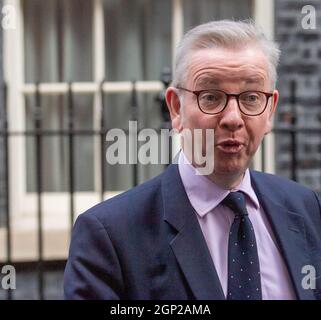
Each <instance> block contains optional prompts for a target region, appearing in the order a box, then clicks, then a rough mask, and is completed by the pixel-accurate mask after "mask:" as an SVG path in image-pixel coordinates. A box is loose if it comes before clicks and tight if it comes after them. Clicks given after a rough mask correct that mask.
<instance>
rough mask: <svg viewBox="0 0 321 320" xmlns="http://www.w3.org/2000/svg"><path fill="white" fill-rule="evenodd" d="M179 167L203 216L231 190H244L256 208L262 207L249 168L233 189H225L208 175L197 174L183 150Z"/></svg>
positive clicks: (186, 185) (190, 197)
mask: <svg viewBox="0 0 321 320" xmlns="http://www.w3.org/2000/svg"><path fill="white" fill-rule="evenodd" d="M178 169H179V173H180V176H181V179H182V182H183V185H184V188H185V191H186V193H187V196H188V199H189V201H190V202H191V204H192V206H193V207H194V209H195V210H196V212H197V214H198V215H199V216H200V217H201V218H203V217H204V216H205V215H206V214H207V213H209V212H210V211H212V210H213V209H214V208H216V207H217V206H218V205H219V204H220V203H221V202H222V200H223V199H224V198H225V197H226V196H227V195H228V194H229V192H230V191H242V192H244V193H245V194H246V195H247V196H248V198H249V199H250V200H251V202H252V204H253V205H254V206H255V208H256V209H258V208H259V207H260V204H259V201H258V198H257V196H256V194H255V192H254V190H253V188H252V185H251V176H250V172H249V169H247V170H246V171H245V174H244V177H243V179H242V181H241V182H240V184H239V185H238V186H237V187H236V188H234V189H233V190H227V189H223V188H221V187H219V186H218V185H216V184H215V183H214V182H213V181H211V180H210V179H208V178H207V177H206V176H204V175H197V174H196V172H197V169H196V168H195V167H193V166H192V165H191V163H190V162H189V161H188V160H187V158H186V156H185V155H184V153H183V151H181V152H180V155H179V159H178Z"/></svg>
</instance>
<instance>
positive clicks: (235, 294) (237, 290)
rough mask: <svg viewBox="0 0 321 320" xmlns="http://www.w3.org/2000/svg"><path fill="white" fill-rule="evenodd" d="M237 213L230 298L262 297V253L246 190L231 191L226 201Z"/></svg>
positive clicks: (230, 255) (230, 262)
mask: <svg viewBox="0 0 321 320" xmlns="http://www.w3.org/2000/svg"><path fill="white" fill-rule="evenodd" d="M222 203H223V204H224V205H226V206H227V207H229V208H230V209H231V210H232V211H233V212H234V214H235V218H234V221H233V223H232V226H231V229H230V235H229V244H228V281H227V299H228V300H261V299H262V290H261V276H260V265H259V257H258V253H257V247H256V240H255V234H254V229H253V226H252V223H251V221H250V219H249V217H248V212H247V210H246V205H245V197H244V194H243V193H242V192H230V193H229V194H228V195H227V197H226V198H225V199H224V200H223V202H222Z"/></svg>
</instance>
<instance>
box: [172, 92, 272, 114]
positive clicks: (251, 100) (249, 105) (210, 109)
mask: <svg viewBox="0 0 321 320" xmlns="http://www.w3.org/2000/svg"><path fill="white" fill-rule="evenodd" d="M177 89H180V90H184V91H187V92H190V93H193V94H195V95H196V97H197V104H198V107H199V108H200V110H201V111H202V112H203V113H206V114H218V113H220V112H222V111H223V110H224V109H225V108H226V106H227V104H228V102H229V100H230V98H231V97H235V99H236V101H237V105H238V107H239V109H240V111H241V112H242V113H243V114H245V115H247V116H259V115H260V114H262V113H263V112H264V111H265V109H266V107H267V104H268V101H269V98H270V97H272V96H273V93H269V92H263V91H244V92H241V93H239V94H234V93H226V92H224V91H222V90H215V89H213V90H212V89H209V90H199V91H192V90H188V89H185V88H182V87H177Z"/></svg>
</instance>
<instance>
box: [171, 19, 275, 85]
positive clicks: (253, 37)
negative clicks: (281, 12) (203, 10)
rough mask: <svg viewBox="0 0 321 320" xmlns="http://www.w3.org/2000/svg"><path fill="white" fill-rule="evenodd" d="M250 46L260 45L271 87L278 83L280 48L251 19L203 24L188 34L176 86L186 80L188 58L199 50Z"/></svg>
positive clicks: (181, 50) (179, 53) (176, 72)
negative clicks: (277, 70)
mask: <svg viewBox="0 0 321 320" xmlns="http://www.w3.org/2000/svg"><path fill="white" fill-rule="evenodd" d="M249 44H253V45H258V46H259V47H260V48H261V49H262V52H263V53H264V54H265V56H266V58H267V60H268V65H269V70H268V72H269V77H270V80H271V87H272V88H274V87H275V84H276V80H277V73H276V68H277V65H278V62H279V57H280V50H279V48H278V45H277V44H276V43H275V42H273V41H270V40H268V39H267V38H266V36H265V35H264V33H263V32H262V31H261V30H260V29H259V28H258V27H256V26H255V25H254V23H253V22H252V21H251V20H244V21H232V20H220V21H212V22H208V23H204V24H201V25H199V26H197V27H195V28H193V29H191V30H190V31H188V32H187V33H186V34H185V35H184V37H183V39H182V40H181V42H180V43H179V45H178V47H177V50H176V56H175V67H174V75H173V85H174V86H179V85H182V84H183V83H184V82H185V81H186V77H187V70H188V58H189V55H190V54H191V53H193V52H195V51H197V50H201V49H210V48H215V47H219V48H227V49H241V48H244V47H246V46H248V45H249Z"/></svg>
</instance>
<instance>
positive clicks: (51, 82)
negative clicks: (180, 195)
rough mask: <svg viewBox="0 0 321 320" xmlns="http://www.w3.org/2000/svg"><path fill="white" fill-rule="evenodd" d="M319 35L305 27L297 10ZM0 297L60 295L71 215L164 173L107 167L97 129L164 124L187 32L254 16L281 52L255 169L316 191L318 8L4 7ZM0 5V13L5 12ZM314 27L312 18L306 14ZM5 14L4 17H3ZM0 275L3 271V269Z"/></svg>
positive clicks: (320, 93)
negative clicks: (12, 285) (272, 112)
mask: <svg viewBox="0 0 321 320" xmlns="http://www.w3.org/2000/svg"><path fill="white" fill-rule="evenodd" d="M307 4H309V5H312V6H313V8H314V9H315V18H316V21H315V28H312V29H304V28H303V27H302V23H301V22H302V19H303V18H304V16H305V15H306V13H305V14H304V13H302V8H303V6H305V5H307ZM0 6H1V8H3V10H2V29H1V33H0V82H1V83H0V133H1V134H0V261H1V262H0V266H3V265H6V264H12V265H14V266H15V268H16V274H17V279H16V289H15V290H11V291H10V290H9V291H8V290H3V289H0V299H62V298H63V291H62V280H63V270H64V266H65V263H66V258H67V254H68V246H69V240H70V230H71V228H72V224H73V222H74V220H75V218H76V217H77V215H78V214H80V213H81V212H83V211H85V210H86V209H88V208H89V207H91V206H92V205H94V204H96V203H98V202H100V201H101V200H103V199H107V198H110V197H112V196H114V195H115V194H117V193H119V192H122V191H124V190H127V189H129V188H131V187H133V186H134V185H136V184H138V183H142V182H143V181H145V180H147V179H149V178H151V177H153V176H155V175H157V174H158V173H160V172H162V170H164V168H165V166H164V165H139V164H137V165H115V166H111V165H109V164H107V162H106V161H105V152H106V148H107V147H108V143H107V142H106V141H105V135H106V131H107V130H109V129H111V128H123V129H124V130H125V131H126V130H127V131H126V132H127V134H128V121H129V120H137V123H138V130H139V129H143V128H153V129H155V130H157V132H160V130H161V129H162V128H169V127H170V124H169V122H168V120H169V118H168V113H167V112H166V108H164V99H163V93H164V89H165V88H166V86H167V85H168V84H169V82H170V75H171V66H172V63H173V53H174V49H175V46H176V44H177V43H178V41H179V40H180V38H181V36H182V35H183V33H184V32H185V31H187V30H188V29H190V28H192V27H193V26H196V25H198V24H200V23H204V22H207V21H210V20H219V19H223V18H229V19H232V18H233V19H236V20H237V19H246V18H252V19H254V20H255V21H256V23H257V24H258V25H260V26H261V27H262V28H263V30H264V31H265V33H266V34H267V36H268V37H270V38H274V39H275V40H276V41H277V42H278V43H279V44H280V47H281V50H282V56H281V64H280V67H279V80H278V85H277V87H278V89H279V91H280V96H281V99H280V103H279V107H278V110H277V115H276V117H275V128H274V131H273V133H272V134H270V135H269V136H268V137H266V138H265V140H264V143H263V145H262V147H261V148H260V149H259V151H258V152H257V154H256V156H255V159H254V161H253V168H255V169H257V170H262V171H265V172H272V173H276V174H279V175H282V176H285V177H289V178H291V179H293V180H296V181H298V182H300V183H302V184H304V185H306V186H307V187H309V188H311V189H313V190H315V191H317V192H318V193H320V194H321V129H320V128H321V2H320V1H309V2H308V3H307V2H306V1H303V0H302V1H301V0H296V1H293V0H275V1H273V0H237V1H236V0H197V1H196V0H64V1H63V0H10V1H0ZM4 8H5V9H4ZM312 18H313V17H312ZM8 19H9V20H8ZM0 276H1V274H0Z"/></svg>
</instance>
